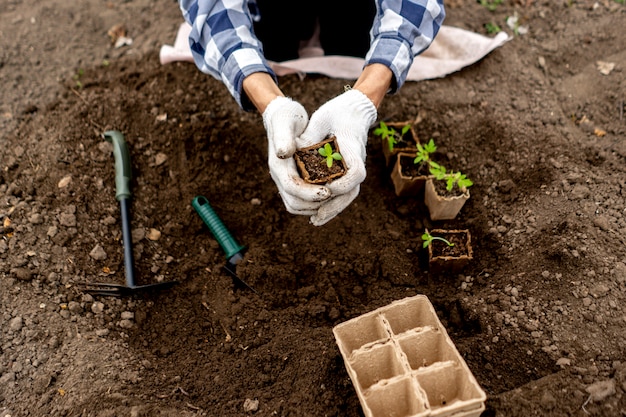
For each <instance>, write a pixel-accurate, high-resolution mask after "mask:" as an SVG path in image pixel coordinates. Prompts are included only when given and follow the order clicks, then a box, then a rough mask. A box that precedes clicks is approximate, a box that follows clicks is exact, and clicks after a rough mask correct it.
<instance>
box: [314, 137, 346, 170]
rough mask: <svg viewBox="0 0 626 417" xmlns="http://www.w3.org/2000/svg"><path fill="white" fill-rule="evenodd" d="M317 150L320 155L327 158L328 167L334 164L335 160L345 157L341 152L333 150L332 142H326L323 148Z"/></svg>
mask: <svg viewBox="0 0 626 417" xmlns="http://www.w3.org/2000/svg"><path fill="white" fill-rule="evenodd" d="M317 151H318V152H319V153H320V155H322V156H323V157H324V158H326V165H327V166H328V168H330V167H332V166H333V162H334V161H341V160H342V159H343V157H342V156H341V154H340V153H339V152H333V148H332V147H331V146H330V143H326V144H325V145H324V147H323V148H319V149H318V150H317Z"/></svg>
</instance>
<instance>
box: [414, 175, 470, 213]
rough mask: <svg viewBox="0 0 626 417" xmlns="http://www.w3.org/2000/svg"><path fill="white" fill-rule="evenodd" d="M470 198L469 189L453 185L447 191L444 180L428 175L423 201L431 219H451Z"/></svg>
mask: <svg viewBox="0 0 626 417" xmlns="http://www.w3.org/2000/svg"><path fill="white" fill-rule="evenodd" d="M469 198H470V193H469V189H467V188H465V187H463V188H458V187H456V186H455V187H454V188H453V189H452V190H450V191H448V190H447V189H446V182H445V181H443V180H437V179H435V178H434V177H429V178H428V179H427V180H426V185H425V188H424V203H426V206H427V207H428V212H429V213H430V218H431V220H452V219H454V218H456V216H457V215H458V214H459V212H460V211H461V208H463V205H464V204H465V202H466V201H467V200H468V199H469Z"/></svg>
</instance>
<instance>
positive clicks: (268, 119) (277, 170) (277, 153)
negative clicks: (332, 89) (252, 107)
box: [263, 96, 331, 216]
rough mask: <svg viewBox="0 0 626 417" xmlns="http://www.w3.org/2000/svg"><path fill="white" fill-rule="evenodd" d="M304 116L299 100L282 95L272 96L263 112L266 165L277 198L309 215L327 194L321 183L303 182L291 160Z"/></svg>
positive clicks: (315, 211) (294, 163)
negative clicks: (266, 151) (265, 133)
mask: <svg viewBox="0 0 626 417" xmlns="http://www.w3.org/2000/svg"><path fill="white" fill-rule="evenodd" d="M308 119H309V117H308V115H307V112H306V110H305V109H304V107H302V105H301V104H300V103H297V102H295V101H293V100H291V99H289V98H287V97H282V96H279V97H276V98H274V99H273V100H272V101H271V102H270V103H269V104H268V105H267V107H266V108H265V110H264V111H263V125H264V126H265V130H266V131H267V140H268V145H269V149H268V153H267V154H268V165H269V169H270V175H271V176H272V179H273V180H274V182H275V183H276V186H277V187H278V192H279V193H280V197H281V198H282V200H283V203H284V204H285V207H286V208H287V211H288V212H290V213H292V214H301V215H306V216H311V215H315V214H316V213H317V212H318V209H319V208H320V206H321V204H322V202H323V201H324V200H326V199H328V198H329V197H330V195H331V193H330V190H329V189H328V188H326V187H324V186H319V185H313V184H308V183H306V182H305V181H304V180H303V179H302V178H301V177H300V174H299V173H298V171H297V168H296V162H295V160H294V159H293V154H294V153H295V151H296V137H298V136H300V134H302V132H303V131H304V129H305V127H306V125H307V122H308Z"/></svg>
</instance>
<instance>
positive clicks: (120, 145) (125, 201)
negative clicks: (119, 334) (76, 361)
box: [83, 130, 178, 296]
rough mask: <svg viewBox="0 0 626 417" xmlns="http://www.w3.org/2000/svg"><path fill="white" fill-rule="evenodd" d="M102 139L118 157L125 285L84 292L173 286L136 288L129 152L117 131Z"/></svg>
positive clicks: (123, 292) (117, 293)
mask: <svg viewBox="0 0 626 417" xmlns="http://www.w3.org/2000/svg"><path fill="white" fill-rule="evenodd" d="M102 137H103V138H104V139H105V140H106V141H107V142H111V143H112V144H113V156H114V157H115V191H116V193H115V198H116V199H117V201H119V202H120V209H121V213H122V239H123V243H124V269H125V272H126V284H125V285H121V284H108V283H95V284H84V285H83V291H84V292H87V293H89V294H94V295H109V296H121V295H127V294H132V293H134V292H136V291H140V290H153V289H154V290H156V289H164V288H169V287H172V286H173V285H174V284H177V283H178V281H169V282H159V283H154V284H146V285H137V284H136V283H135V273H134V266H133V263H134V262H133V248H132V237H131V232H130V196H131V193H130V180H131V165H130V153H129V152H128V146H127V144H126V141H125V140H124V135H123V134H122V133H121V132H118V131H116V130H110V131H107V132H104V133H103V134H102Z"/></svg>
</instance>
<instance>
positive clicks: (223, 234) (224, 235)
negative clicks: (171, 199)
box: [191, 195, 244, 259]
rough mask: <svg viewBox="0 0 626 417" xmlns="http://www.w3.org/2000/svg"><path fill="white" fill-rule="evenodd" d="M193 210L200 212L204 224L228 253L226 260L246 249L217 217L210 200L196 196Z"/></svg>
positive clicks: (192, 203)
mask: <svg viewBox="0 0 626 417" xmlns="http://www.w3.org/2000/svg"><path fill="white" fill-rule="evenodd" d="M191 205H192V206H193V208H194V209H195V210H196V211H197V212H198V214H199V215H200V218H201V219H202V221H204V224H206V225H207V226H208V227H209V230H211V233H213V236H215V239H217V242H218V243H219V244H220V246H221V247H222V249H223V250H224V252H225V253H226V259H231V258H232V257H233V256H235V255H237V254H238V253H241V251H242V250H243V249H244V247H243V246H240V245H239V244H238V243H237V241H236V240H235V239H234V238H233V236H232V235H231V234H230V232H229V231H228V229H226V226H224V223H222V220H220V218H219V217H218V216H217V214H216V213H215V211H213V208H212V207H211V205H210V204H209V200H207V199H206V197H203V196H201V195H199V196H196V197H195V198H194V199H193V201H192V202H191Z"/></svg>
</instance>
